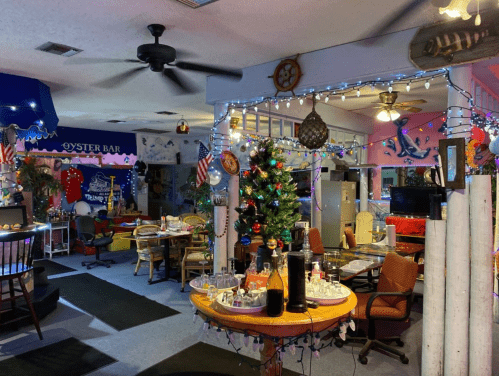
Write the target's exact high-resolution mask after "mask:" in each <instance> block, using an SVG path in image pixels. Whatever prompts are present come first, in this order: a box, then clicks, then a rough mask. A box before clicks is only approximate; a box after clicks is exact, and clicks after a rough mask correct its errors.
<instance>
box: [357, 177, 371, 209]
mask: <svg viewBox="0 0 499 376" xmlns="http://www.w3.org/2000/svg"><path fill="white" fill-rule="evenodd" d="M368 198H369V187H368V182H367V168H361V169H360V207H359V209H360V211H361V212H362V211H368V207H367V201H368Z"/></svg>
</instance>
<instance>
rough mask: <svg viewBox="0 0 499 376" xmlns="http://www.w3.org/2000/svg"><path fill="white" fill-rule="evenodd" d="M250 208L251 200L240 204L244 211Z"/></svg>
mask: <svg viewBox="0 0 499 376" xmlns="http://www.w3.org/2000/svg"><path fill="white" fill-rule="evenodd" d="M248 206H249V200H248V201H246V200H243V201H241V204H239V208H240V209H242V210H246V209H247V208H248Z"/></svg>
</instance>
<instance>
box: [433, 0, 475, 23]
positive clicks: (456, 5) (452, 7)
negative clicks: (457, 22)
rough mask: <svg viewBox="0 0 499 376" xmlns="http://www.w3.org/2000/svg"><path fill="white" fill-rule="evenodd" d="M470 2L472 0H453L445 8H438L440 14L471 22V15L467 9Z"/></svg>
mask: <svg viewBox="0 0 499 376" xmlns="http://www.w3.org/2000/svg"><path fill="white" fill-rule="evenodd" d="M470 2H471V0H452V1H451V2H450V4H449V5H447V6H446V7H445V8H442V7H440V8H438V11H439V12H440V14H447V15H448V16H449V17H452V18H458V17H461V18H462V19H463V20H469V19H470V18H471V14H469V13H468V10H467V9H468V5H469V4H470Z"/></svg>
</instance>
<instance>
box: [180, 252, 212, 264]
mask: <svg viewBox="0 0 499 376" xmlns="http://www.w3.org/2000/svg"><path fill="white" fill-rule="evenodd" d="M199 261H207V260H206V258H205V257H204V253H202V252H193V253H189V254H188V255H187V259H186V260H185V265H186V266H197V267H200V268H201V267H202V265H201V264H200V263H199Z"/></svg>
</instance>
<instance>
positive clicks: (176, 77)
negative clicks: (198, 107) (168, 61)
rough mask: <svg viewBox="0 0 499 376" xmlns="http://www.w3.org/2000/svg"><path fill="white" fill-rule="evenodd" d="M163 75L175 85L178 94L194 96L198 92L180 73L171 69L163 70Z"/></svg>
mask: <svg viewBox="0 0 499 376" xmlns="http://www.w3.org/2000/svg"><path fill="white" fill-rule="evenodd" d="M163 74H164V75H165V76H166V77H167V78H169V79H170V80H171V81H172V82H173V83H174V84H175V88H176V89H177V91H178V92H179V93H180V94H194V93H196V92H197V91H198V89H197V88H196V86H195V85H193V84H191V83H190V82H189V80H188V79H187V78H185V77H183V75H182V74H181V73H180V72H175V70H173V69H171V68H165V69H164V70H163Z"/></svg>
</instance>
